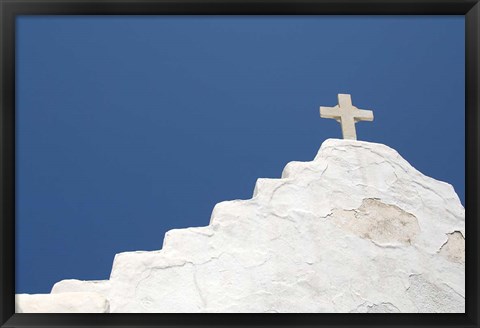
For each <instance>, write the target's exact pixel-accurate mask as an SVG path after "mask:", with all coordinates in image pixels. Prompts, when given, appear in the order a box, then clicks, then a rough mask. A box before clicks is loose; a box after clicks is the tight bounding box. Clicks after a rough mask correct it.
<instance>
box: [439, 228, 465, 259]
mask: <svg viewBox="0 0 480 328" xmlns="http://www.w3.org/2000/svg"><path fill="white" fill-rule="evenodd" d="M447 236H448V239H447V241H446V242H445V244H443V245H442V247H440V250H439V251H438V253H439V254H440V255H441V256H444V257H445V258H447V259H448V260H449V261H452V262H457V263H465V238H464V237H463V235H462V233H461V232H460V231H454V232H452V233H449V234H447Z"/></svg>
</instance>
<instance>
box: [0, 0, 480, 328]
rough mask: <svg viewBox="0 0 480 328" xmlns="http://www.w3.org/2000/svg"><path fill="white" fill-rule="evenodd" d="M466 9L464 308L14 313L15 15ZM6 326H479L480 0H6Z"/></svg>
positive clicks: (0, 224)
mask: <svg viewBox="0 0 480 328" xmlns="http://www.w3.org/2000/svg"><path fill="white" fill-rule="evenodd" d="M157 14H162V15H165V14H171V15H175V14H188V15H202V14H209V15H333V14H335V15H340V14H341V15H353V14H355V15H465V32H466V34H465V45H466V49H465V54H466V58H465V59H466V71H465V73H466V81H465V82H466V90H465V100H466V102H465V103H466V108H465V111H466V112H465V114H466V115H465V117H466V121H465V132H466V138H465V140H466V145H465V147H466V158H465V163H466V164H465V165H466V199H465V205H466V206H465V209H466V220H465V221H466V222H465V225H466V228H465V231H466V272H465V280H466V297H465V299H466V313H465V314H16V313H15V306H14V292H15V290H14V286H15V178H14V177H15V19H16V17H17V16H19V15H157ZM0 17H1V18H0V20H1V37H0V39H1V69H0V74H1V88H0V99H1V116H0V117H1V121H0V124H1V128H0V130H1V134H0V138H1V140H0V145H1V152H0V167H1V177H0V184H1V197H0V208H1V219H0V233H1V242H0V260H1V261H0V263H1V264H0V265H1V267H0V284H1V285H0V325H1V327H39V326H42V327H63V326H66V327H67V326H75V327H120V326H121V327H124V326H132V327H147V326H148V327H157V326H158V327H166V326H219V325H220V326H223V325H225V326H227V325H235V326H252V327H255V326H257V327H259V326H266V325H269V326H292V327H293V326H303V327H308V326H310V327H313V326H324V327H330V326H335V327H350V326H352V327H353V326H378V325H382V326H396V327H403V326H409V327H410V326H411V327H420V326H432V327H433V326H435V327H478V323H479V322H478V318H479V316H478V312H479V306H478V297H479V285H478V276H479V272H478V265H479V254H480V253H479V252H478V250H479V248H478V236H479V230H478V218H479V215H478V203H479V202H480V198H479V196H478V186H479V168H480V166H479V164H480V162H479V151H478V150H479V139H480V138H479V137H480V135H479V129H478V127H479V126H480V120H479V115H478V111H479V109H480V97H479V87H480V84H479V76H480V74H479V61H480V58H479V48H480V33H479V32H480V25H479V21H480V4H479V3H478V0H463V1H462V0H419V1H415V0H390V1H389V0H300V1H295V0H277V1H269V0H230V1H228V0H196V1H195V0H139V1H135V0H103V1H102V0H97V1H93V0H71V1H66V0H54V1H52V0H50V1H49V0H0Z"/></svg>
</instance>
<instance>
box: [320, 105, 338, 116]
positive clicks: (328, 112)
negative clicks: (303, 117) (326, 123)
mask: <svg viewBox="0 0 480 328" xmlns="http://www.w3.org/2000/svg"><path fill="white" fill-rule="evenodd" d="M320 117H323V118H338V117H340V113H339V111H338V108H337V107H323V106H321V107H320Z"/></svg>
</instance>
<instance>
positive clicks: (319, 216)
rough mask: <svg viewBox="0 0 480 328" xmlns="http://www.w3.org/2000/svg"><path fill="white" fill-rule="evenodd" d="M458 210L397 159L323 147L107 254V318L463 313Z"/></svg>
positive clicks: (363, 146) (78, 287)
mask: <svg viewBox="0 0 480 328" xmlns="http://www.w3.org/2000/svg"><path fill="white" fill-rule="evenodd" d="M464 218H465V210H464V208H463V206H462V205H461V203H460V201H459V199H458V196H457V195H456V193H455V191H454V190H453V188H452V186H451V185H449V184H447V183H444V182H440V181H437V180H435V179H432V178H429V177H427V176H425V175H423V174H421V173H420V172H418V171H417V170H416V169H414V168H413V167H412V166H411V165H410V164H409V163H408V162H407V161H405V160H404V159H403V158H402V157H401V156H400V155H399V154H398V153H397V152H396V151H395V150H393V149H391V148H389V147H387V146H385V145H382V144H375V143H369V142H362V141H355V140H338V139H328V140H326V141H325V142H324V143H323V144H322V147H321V148H320V150H319V152H318V155H317V156H316V157H315V159H314V160H313V161H311V162H291V163H288V164H287V166H286V167H285V169H284V171H283V174H282V177H281V178H280V179H258V181H257V183H256V186H255V190H254V193H253V197H252V198H251V199H248V200H233V201H225V202H221V203H219V204H217V205H216V206H215V208H214V210H213V212H212V216H211V220H210V224H209V225H208V226H206V227H196V228H187V229H175V230H171V231H169V232H167V233H166V235H165V239H164V244H163V248H162V249H161V250H158V251H142V252H125V253H120V254H117V255H116V256H115V259H114V263H113V268H112V272H111V276H110V279H109V280H108V281H103V282H102V281H96V282H88V281H79V280H64V281H61V282H59V283H57V284H55V286H54V287H53V290H52V295H58V294H61V293H64V292H80V291H89V292H97V293H100V294H102V295H104V296H105V297H106V298H107V299H108V301H109V303H110V311H111V312H342V313H344V312H372V313H395V312H464V311H465V279H464V276H465V275H464V270H465V254H464V253H465V240H464V236H465V219H464Z"/></svg>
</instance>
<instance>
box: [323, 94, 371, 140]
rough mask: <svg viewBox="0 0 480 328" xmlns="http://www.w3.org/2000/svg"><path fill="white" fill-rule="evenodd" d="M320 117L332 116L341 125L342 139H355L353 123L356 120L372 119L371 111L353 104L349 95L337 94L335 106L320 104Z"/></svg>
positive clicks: (355, 133)
mask: <svg viewBox="0 0 480 328" xmlns="http://www.w3.org/2000/svg"><path fill="white" fill-rule="evenodd" d="M320 117H323V118H334V119H335V120H337V122H340V125H341V126H342V134H343V139H353V140H357V132H356V131H355V123H357V122H358V121H373V112H372V111H371V110H364V109H358V108H357V107H355V106H353V105H352V97H351V96H350V95H347V94H338V105H337V106H335V107H322V106H321V107H320Z"/></svg>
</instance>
